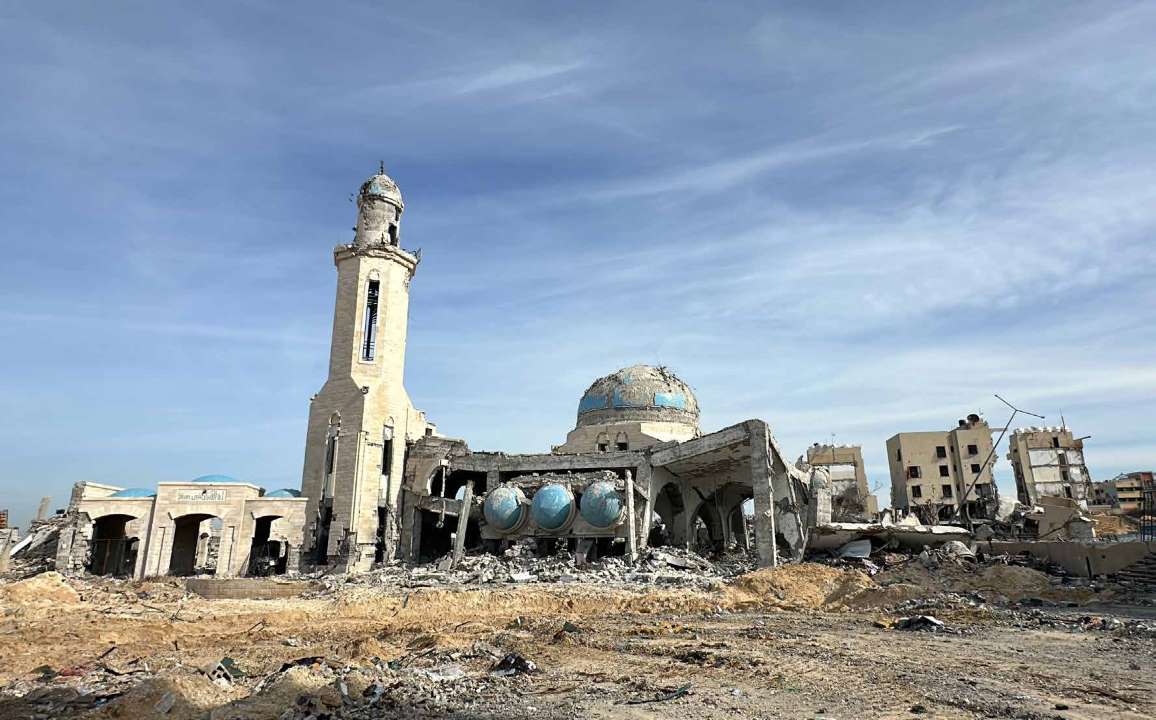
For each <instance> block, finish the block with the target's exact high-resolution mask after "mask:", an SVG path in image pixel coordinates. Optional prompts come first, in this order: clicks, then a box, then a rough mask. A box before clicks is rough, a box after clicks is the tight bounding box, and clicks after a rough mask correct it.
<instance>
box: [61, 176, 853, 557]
mask: <svg viewBox="0 0 1156 720" xmlns="http://www.w3.org/2000/svg"><path fill="white" fill-rule="evenodd" d="M404 208H405V205H404V202H403V200H402V196H401V192H400V191H399V189H398V186H397V184H396V183H395V182H394V181H393V180H392V179H391V178H389V177H388V176H387V175H386V174H385V173H384V171H382V172H380V173H378V174H376V175H374V176H372V177H370V178H369V179H368V180H366V181H365V182H364V183H363V184H362V185H361V188H360V190H359V192H358V194H357V225H356V228H355V231H354V237H353V241H352V242H350V243H347V244H340V245H338V246H337V247H336V248H335V249H334V251H333V261H334V264H335V266H336V275H337V278H336V279H337V283H336V284H337V290H336V301H335V307H334V313H333V327H332V335H331V345H330V354H329V370H328V378H327V380H326V382H325V383H324V385H323V386H322V388H321V390H320V391H319V392H318V393H317V394H316V395H314V396H313V398H312V399H311V400H310V405H309V420H308V426H307V430H306V437H305V458H304V467H303V471H302V477H301V486H300V490H299V491H297V490H279V491H276V492H272V493H265V491H264V490H263V489H262V488H260V487H257V486H255V485H251V484H248V483H244V482H241V481H238V480H235V479H233V478H231V477H228V476H223V475H211V476H202V477H199V478H196V479H193V480H188V481H172V482H161V483H159V484H158V487H157V489H156V490H155V491H154V490H151V489H147V488H145V489H142V488H121V487H113V486H110V485H101V484H96V483H81V484H78V486H77V488H76V491H75V492H74V496H73V498H72V502H71V503H70V506H69V512H68V518H69V525H68V527H67V528H66V530H65V531H62V533H61V539H60V542H59V545H58V561H57V562H58V567H59V568H60V569H62V570H64V571H74V572H76V571H81V570H87V571H89V572H95V573H98V574H114V575H131V576H134V577H146V576H153V575H168V574H184V575H188V574H199V573H206V572H208V573H213V574H216V575H218V576H226V577H227V576H238V575H257V574H269V573H280V572H287V571H295V570H312V569H326V570H329V571H336V572H361V571H365V570H368V569H370V568H371V567H373V566H374V565H375V564H376V563H380V562H383V561H389V560H394V559H400V560H430V559H434V558H439V557H442V556H445V555H446V554H450V557H451V558H453V557H460V556H461V555H462V554H463V553H465V552H467V551H470V552H485V551H498V550H501V549H502V548H503V547H506V546H508V545H509V544H510V543H514V542H524V543H528V544H530V545H533V546H534V547H536V548H537V549H539V550H540V551H542V552H550V551H556V550H561V549H562V548H563V547H565V548H566V549H567V550H569V551H572V552H574V553H576V555H577V556H578V557H579V559H581V558H587V557H592V556H594V555H597V554H623V555H626V556H628V557H634V556H636V554H637V553H638V551H639V549H640V548H643V547H645V546H647V545H652V544H674V545H680V546H683V547H693V548H697V549H700V550H702V551H704V552H705V551H710V550H717V549H721V548H723V547H725V546H728V545H740V546H748V545H751V544H753V548H750V549H753V550H754V551H755V553H756V555H757V557H758V561H759V563H760V564H761V565H764V566H766V565H772V564H775V563H776V562H777V561H778V558H780V557H783V558H788V559H793V560H797V559H800V558H801V557H802V554H803V550H804V548H805V546H806V542H807V537H808V532H809V529H810V527H812V526H813V524H814V523H815V520H816V517H829V513H828V514H827V515H823V514H821V513H818V514H817V508H816V505H815V502H814V500H813V497H814V495H815V493H814V492H813V489H817V492H818V494H819V495H823V493H824V492H826V488H827V485H826V483H827V477H828V472H827V471H826V470H825V469H812V468H810V467H808V466H806V465H805V464H802V463H800V464H799V465H798V466H796V465H793V464H790V463H788V461H787V460H786V457H787V456H786V455H785V454H784V453H783V451H782V449H781V448H780V447H779V444H778V442H777V441H776V439H775V438H774V436H773V435H772V433H771V430H770V427H769V426H768V425H767V423H766V422H764V421H762V420H757V419H752V420H746V421H744V422H739V423H736V424H734V425H731V426H729V427H726V428H723V429H721V430H718V431H715V432H709V433H703V432H702V431H701V430H700V428H699V407H698V401H697V399H696V398H695V395H694V393H693V392H692V391H691V389H690V387H689V386H688V385H687V384H686V383H684V382H683V381H682V380H680V379H679V378H678V377H676V376H675V375H674V374H673V373H671V372H670V371H669V370H667V369H665V368H661V367H649V366H644V365H637V366H634V367H628V368H624V369H622V370H618V371H617V372H614V373H611V374H609V375H607V376H605V377H603V378H600V379H598V380H596V381H594V383H593V384H592V385H591V386H590V387H589V389H587V390H586V392H585V393H584V394H583V395H582V397H581V399H580V401H579V403H578V412H577V421H576V424H575V427H574V429H573V430H571V431H570V432H569V434H568V435H567V436H566V440H565V442H563V443H562V444H560V445H558V446H556V447H554V448H552V449H551V450H550V451H549V452H543V453H538V454H507V453H501V452H475V451H472V450H471V449H470V448H469V446H468V445H467V443H466V442H465V441H464V440H457V439H450V438H446V437H442V436H441V435H440V434H439V433H438V432H437V428H436V427H435V426H434V424H433V423H431V422H430V421H429V420H428V419H427V418H426V416H425V414H424V413H423V412H421V411H420V410H417V409H416V408H415V407H414V405H413V403H412V402H411V400H410V397H409V395H408V393H407V392H406V389H405V385H404V382H403V376H404V365H405V354H406V333H407V324H408V317H409V287H410V282H411V281H412V280H413V277H414V274H415V272H416V270H417V267H418V264H419V261H420V258H421V254H420V252H412V251H409V250H406V249H404V248H403V247H402V245H401V233H400V223H401V216H402V212H403V210H404ZM812 486H814V488H813V487H812ZM863 490H864V492H865V487H864V488H863ZM748 501H750V503H749V504H753V508H754V514H753V518H752V517H750V516H748V515H747V514H746V513H745V512H744V510H743V507H744V503H748Z"/></svg>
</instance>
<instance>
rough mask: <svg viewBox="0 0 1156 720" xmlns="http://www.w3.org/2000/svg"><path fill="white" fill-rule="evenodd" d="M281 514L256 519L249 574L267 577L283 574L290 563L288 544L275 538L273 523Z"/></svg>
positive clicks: (250, 550)
mask: <svg viewBox="0 0 1156 720" xmlns="http://www.w3.org/2000/svg"><path fill="white" fill-rule="evenodd" d="M280 518H281V516H280V515H266V516H263V517H259V518H257V519H256V521H255V523H254V526H253V541H252V543H251V544H250V546H249V575H252V576H257V577H265V576H269V575H283V574H285V570H286V568H287V566H288V564H289V547H288V544H287V543H285V542H283V541H282V540H280V539H274V538H273V537H272V535H273V523H274V522H275V521H277V520H279V519H280Z"/></svg>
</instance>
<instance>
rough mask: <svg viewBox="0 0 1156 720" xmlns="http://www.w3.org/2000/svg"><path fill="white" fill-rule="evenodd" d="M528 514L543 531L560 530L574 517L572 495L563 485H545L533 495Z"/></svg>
mask: <svg viewBox="0 0 1156 720" xmlns="http://www.w3.org/2000/svg"><path fill="white" fill-rule="evenodd" d="M530 514H531V515H532V516H533V517H534V522H536V523H538V527H540V528H542V529H543V530H547V531H554V530H561V529H562V528H563V527H565V526H566V524H567V523H569V522H570V519H571V518H573V517H574V494H573V493H571V492H570V488H568V487H566V486H565V485H556V484H554V483H551V484H549V485H545V486H543V487H542V488H541V489H539V490H538V492H536V493H534V499H533V500H531V501H530Z"/></svg>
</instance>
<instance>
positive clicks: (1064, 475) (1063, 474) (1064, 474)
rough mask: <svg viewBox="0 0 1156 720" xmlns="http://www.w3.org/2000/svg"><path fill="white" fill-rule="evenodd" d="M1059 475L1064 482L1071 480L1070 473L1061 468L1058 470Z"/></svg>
mask: <svg viewBox="0 0 1156 720" xmlns="http://www.w3.org/2000/svg"><path fill="white" fill-rule="evenodd" d="M1060 477H1062V478H1063V479H1064V482H1071V481H1072V475H1071V473H1069V472H1068V471H1067V470H1061V471H1060Z"/></svg>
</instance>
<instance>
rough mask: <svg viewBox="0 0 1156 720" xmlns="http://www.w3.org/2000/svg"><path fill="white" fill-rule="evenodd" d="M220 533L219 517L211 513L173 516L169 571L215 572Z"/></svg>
mask: <svg viewBox="0 0 1156 720" xmlns="http://www.w3.org/2000/svg"><path fill="white" fill-rule="evenodd" d="M220 533H221V519H220V518H218V517H216V516H214V515H206V514H194V515H182V516H181V517H179V518H176V520H175V521H174V527H173V551H172V554H171V555H170V556H169V574H170V575H215V574H216V572H217V549H218V548H219V547H220V543H221V534H220Z"/></svg>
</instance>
